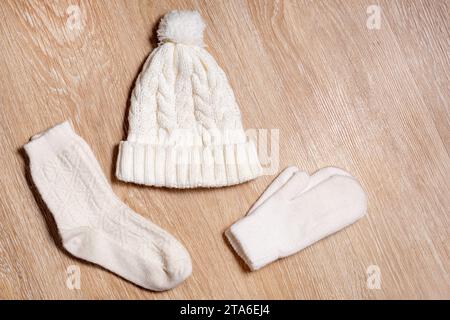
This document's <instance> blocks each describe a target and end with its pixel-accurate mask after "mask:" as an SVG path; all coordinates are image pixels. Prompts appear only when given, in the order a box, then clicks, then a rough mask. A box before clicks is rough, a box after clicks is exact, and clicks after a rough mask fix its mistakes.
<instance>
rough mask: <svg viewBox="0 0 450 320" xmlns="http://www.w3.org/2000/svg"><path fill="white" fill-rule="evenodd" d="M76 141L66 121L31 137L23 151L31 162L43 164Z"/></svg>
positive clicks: (75, 135) (76, 137) (74, 134)
mask: <svg viewBox="0 0 450 320" xmlns="http://www.w3.org/2000/svg"><path fill="white" fill-rule="evenodd" d="M77 139H78V135H77V134H76V133H75V132H74V131H73V129H72V126H71V125H70V123H69V122H68V121H64V122H62V123H60V124H57V125H56V126H54V127H52V128H50V129H48V130H46V131H44V132H41V133H38V134H36V135H34V136H33V137H31V140H30V142H28V143H27V144H25V145H24V149H25V151H26V153H27V154H28V156H29V157H30V159H32V160H33V162H36V161H37V162H43V161H46V160H48V159H50V158H53V157H55V156H56V155H58V154H59V153H61V152H62V151H63V150H64V149H66V148H67V147H68V146H70V145H71V144H72V143H71V142H73V141H76V140H77Z"/></svg>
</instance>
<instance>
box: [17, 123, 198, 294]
mask: <svg viewBox="0 0 450 320" xmlns="http://www.w3.org/2000/svg"><path fill="white" fill-rule="evenodd" d="M25 150H26V152H27V154H28V155H29V158H30V170H31V175H32V177H33V181H34V183H35V184H36V187H37V188H38V190H39V192H40V194H41V196H42V198H43V199H44V201H45V203H46V204H47V206H48V208H49V209H50V211H51V212H52V214H53V216H54V218H55V221H56V224H57V226H58V230H59V233H60V235H61V238H62V242H63V246H64V248H65V249H66V250H67V251H69V252H70V253H71V254H72V255H74V256H76V257H78V258H81V259H84V260H87V261H90V262H93V263H96V264H98V265H100V266H102V267H104V268H106V269H108V270H110V271H112V272H114V273H116V274H118V275H119V276H121V277H123V278H125V279H127V280H129V281H131V282H133V283H135V284H137V285H139V286H141V287H144V288H147V289H151V290H156V291H161V290H167V289H171V288H173V287H175V286H177V285H178V284H179V283H181V282H182V281H183V280H184V279H186V278H187V277H188V276H189V275H190V274H191V270H192V266H191V259H190V256H189V254H188V252H187V251H186V249H185V248H184V247H183V246H182V245H181V244H180V243H179V242H178V241H177V240H176V239H175V238H174V237H173V236H171V235H170V234H169V233H167V232H166V231H164V230H163V229H161V228H159V227H158V226H156V225H155V224H153V223H151V222H150V221H148V220H146V219H144V218H143V217H141V216H140V215H138V214H136V213H135V212H134V211H133V210H132V209H130V208H129V207H128V206H127V205H125V204H124V203H123V202H122V201H121V200H120V199H119V198H117V196H116V195H115V194H114V192H113V190H112V189H111V187H110V185H109V184H108V181H107V180H106V178H105V176H104V175H103V172H102V170H101V168H100V165H99V164H98V162H97V160H96V158H95V156H94V154H93V153H92V151H91V149H90V148H89V146H88V145H87V144H86V142H85V141H84V140H83V139H82V138H81V137H80V136H78V135H77V134H76V133H75V132H74V131H73V130H72V128H71V126H70V124H69V123H68V122H64V123H62V124H59V125H57V126H55V127H53V128H51V129H49V130H47V131H46V132H44V133H42V134H40V135H37V136H35V137H33V138H32V141H30V142H29V143H28V144H26V145H25Z"/></svg>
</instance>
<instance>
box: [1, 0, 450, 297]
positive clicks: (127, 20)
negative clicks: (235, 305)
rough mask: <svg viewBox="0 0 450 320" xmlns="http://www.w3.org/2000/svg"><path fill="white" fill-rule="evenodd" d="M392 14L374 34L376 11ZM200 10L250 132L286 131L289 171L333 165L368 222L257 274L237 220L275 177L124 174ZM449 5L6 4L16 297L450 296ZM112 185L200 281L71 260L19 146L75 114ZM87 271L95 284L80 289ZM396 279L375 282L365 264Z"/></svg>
mask: <svg viewBox="0 0 450 320" xmlns="http://www.w3.org/2000/svg"><path fill="white" fill-rule="evenodd" d="M373 2H376V4H379V5H380V7H381V9H382V14H381V24H380V28H379V29H369V28H368V27H367V25H366V20H367V19H368V17H369V14H367V11H366V10H367V8H368V7H369V6H370V5H372V4H374V3H373ZM175 8H195V9H197V10H199V11H200V12H201V14H202V16H203V17H204V19H205V21H206V22H207V25H208V27H207V29H206V43H207V45H208V50H209V51H210V52H211V54H212V55H213V56H214V57H215V58H216V60H217V61H218V62H219V64H220V65H221V66H222V67H223V69H224V70H225V72H226V73H227V75H228V77H229V79H230V83H231V85H232V87H233V88H234V91H235V95H236V98H237V100H238V103H239V104H240V106H241V110H242V115H243V120H244V125H245V126H246V127H247V128H276V129H279V132H280V141H279V155H280V163H279V170H281V169H282V168H284V167H285V166H287V165H290V164H296V165H297V166H299V167H300V168H304V169H305V170H308V171H309V172H313V171H315V170H317V169H318V168H321V167H324V166H328V165H335V166H339V167H342V168H345V169H347V170H348V171H350V172H352V173H353V174H354V175H355V176H356V177H357V178H358V179H359V180H360V181H361V183H362V184H363V186H364V188H365V190H366V191H367V193H368V196H369V210H368V216H367V217H366V218H364V219H363V220H361V221H359V222H358V223H356V224H354V225H352V226H351V227H349V228H347V229H345V230H344V231H342V232H339V233H337V234H335V235H333V236H331V237H329V238H327V239H325V240H323V241H320V242H319V243H317V244H315V245H313V246H311V247H309V248H307V249H305V250H303V251H302V252H300V253H298V254H296V255H295V256H292V257H289V258H287V259H283V260H282V261H278V262H276V263H273V264H271V265H270V266H268V267H266V268H264V269H262V270H260V271H258V272H253V273H251V272H249V271H247V269H245V268H244V266H243V263H242V262H241V261H240V260H239V259H238V258H237V256H236V255H235V254H234V253H233V252H232V251H231V250H230V247H229V245H228V244H227V243H226V241H225V239H224V237H223V231H224V230H225V229H226V228H227V227H229V226H230V225H231V224H232V223H233V222H234V221H235V220H237V219H238V218H240V217H242V216H243V215H244V214H245V213H246V211H247V210H248V208H249V207H250V205H251V204H252V203H253V202H254V201H255V200H256V199H257V197H258V195H259V194H260V193H261V192H262V191H263V190H264V188H265V187H266V186H267V185H268V184H269V182H270V181H271V180H272V179H273V176H264V177H261V178H259V179H257V180H255V181H252V182H249V183H245V184H242V185H239V186H234V187H228V188H222V189H214V190H184V191H183V190H182V191H173V190H168V189H159V188H149V187H140V186H137V185H133V184H125V183H122V182H120V181H118V180H117V179H116V178H115V177H114V175H113V172H114V171H113V170H114V166H115V161H116V155H117V145H118V143H119V141H120V140H121V139H123V138H124V137H125V134H126V132H125V130H126V126H125V118H126V112H127V101H128V99H129V95H130V91H131V89H132V86H133V82H134V79H135V78H136V76H137V74H138V72H139V70H140V67H141V65H142V63H143V62H144V59H145V57H146V56H147V55H148V53H149V52H150V51H151V50H152V48H153V47H154V46H155V45H156V43H155V36H154V33H155V26H156V23H157V21H158V19H159V18H160V17H161V16H162V15H163V14H164V13H166V12H167V11H168V10H170V9H175ZM449 8H450V3H449V1H442V0H436V1H432V0H430V1H409V0H405V1H371V0H367V1H364V0H362V1H356V0H351V1H344V0H342V1H331V0H323V1H295V0H292V1H256V0H255V1H248V2H247V1H237V0H235V1H207V2H206V1H205V2H202V1H184V0H183V1H181V0H173V1H137V0H130V1H119V0H115V1H106V0H105V1H94V0H92V1H90V2H85V1H81V2H79V1H48V3H47V4H45V3H44V2H42V1H37V0H36V1H13V0H10V1H1V3H0V70H1V82H0V106H1V109H0V111H1V112H0V121H1V127H0V136H1V147H2V152H1V154H0V159H1V166H0V179H1V181H0V182H1V185H0V298H26V299H29V298H34V299H41V298H46V299H52V298H63V299H75V298H88V299H91V298H101V299H110V298H126V299H129V298H138V299H172V298H232V299H234V298H263V299H264V298H274V299H310V298H328V299H336V298H357V299H361V298H370V299H372V298H374V299H380V298H389V299H391V298H400V299H403V298H440V299H449V298H450V279H449V269H450V264H449V256H450V250H449V244H450V238H449V230H450V228H449V227H450V223H449V212H450V179H449V177H450V158H449V149H450V124H449V123H450V114H449V113H450V111H449V101H450V90H449V89H450V87H449V77H450V70H449V68H450V67H449V66H450V61H449V30H450V23H449V19H448V18H449ZM69 118H70V119H71V121H72V123H73V125H74V127H75V129H76V131H77V132H78V133H79V134H80V135H81V136H82V137H83V138H84V139H85V140H86V141H87V142H88V143H89V144H90V145H91V147H92V149H93V151H94V153H95V154H96V156H97V157H98V159H99V162H100V164H101V166H102V168H103V169H104V171H105V173H106V176H107V178H108V180H110V181H111V183H112V186H113V189H114V191H115V192H116V193H117V194H118V196H119V197H120V198H122V199H123V200H124V201H125V202H126V203H127V204H128V205H129V206H131V207H132V208H133V209H135V210H136V211H138V212H140V213H141V214H142V215H143V216H144V217H146V218H148V219H150V220H152V221H153V222H155V223H157V224H159V225H160V226H162V227H163V228H165V229H167V230H168V231H170V232H171V233H173V234H174V235H175V236H176V237H177V238H178V239H180V240H181V241H182V242H183V243H184V244H185V245H186V247H187V249H188V250H189V252H190V253H191V256H192V259H193V275H192V276H191V277H190V278H189V279H188V280H187V281H186V282H185V283H183V284H182V285H181V286H179V287H178V288H176V289H174V290H171V291H168V292H164V293H154V292H150V291H145V290H143V289H140V288H138V287H136V286H134V285H133V284H131V283H128V282H126V281H124V280H122V279H121V278H119V277H117V276H115V275H113V274H112V273H110V272H107V271H105V270H103V269H101V268H99V267H97V266H94V265H92V264H88V263H84V262H82V261H80V260H77V259H74V258H73V257H71V256H69V255H68V254H66V253H65V252H64V251H63V250H62V249H61V247H60V245H59V244H58V237H57V231H56V229H55V226H54V222H53V220H52V218H51V214H50V212H49V211H48V210H47V209H46V207H45V205H44V204H43V202H42V200H41V199H40V197H39V195H38V193H37V192H36V190H35V188H34V186H33V184H32V182H31V180H30V177H29V174H28V172H27V170H26V164H27V159H26V157H25V156H24V152H23V150H22V149H21V146H23V144H25V143H26V142H27V141H28V139H29V137H30V136H31V135H33V134H35V133H37V132H39V131H42V130H44V129H46V128H48V127H50V126H53V125H54V124H56V123H58V122H61V121H63V120H65V119H69ZM70 265H77V266H79V267H80V270H81V290H69V289H68V288H67V286H66V278H67V273H66V270H67V267H68V266H70ZM370 265H376V266H378V267H379V270H380V272H381V288H380V289H379V290H374V289H369V288H368V286H367V277H368V275H367V273H366V271H367V268H368V267H369V266H370Z"/></svg>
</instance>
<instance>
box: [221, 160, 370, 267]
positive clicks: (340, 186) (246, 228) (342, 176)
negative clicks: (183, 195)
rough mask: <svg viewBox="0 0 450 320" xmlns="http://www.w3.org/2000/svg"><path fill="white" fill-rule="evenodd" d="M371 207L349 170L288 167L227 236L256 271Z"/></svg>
mask: <svg viewBox="0 0 450 320" xmlns="http://www.w3.org/2000/svg"><path fill="white" fill-rule="evenodd" d="M366 211H367V196H366V194H365V192H364V190H363V189H362V188H361V186H360V184H359V183H358V181H356V180H355V178H353V177H352V176H351V175H350V174H349V173H348V172H346V171H344V170H341V169H338V168H333V167H328V168H324V169H321V170H319V171H317V172H316V173H314V174H313V175H311V176H309V175H308V174H307V173H306V172H303V171H299V169H298V168H297V167H289V168H287V169H285V170H284V171H283V172H282V173H281V174H280V175H279V176H278V177H277V178H276V179H275V180H274V181H273V182H272V184H271V185H270V186H269V187H268V188H267V190H266V191H265V192H264V193H263V194H262V195H261V197H260V198H259V199H258V201H257V202H256V203H255V204H254V205H253V206H252V208H251V209H250V211H249V213H248V214H247V216H246V217H244V218H242V219H241V220H239V221H237V222H236V223H234V224H233V225H232V226H231V227H230V229H228V230H227V231H226V232H225V235H226V237H227V238H228V240H229V242H230V244H231V245H232V247H233V249H234V250H235V251H236V252H237V253H238V255H239V256H240V257H241V258H242V259H243V260H244V261H245V263H246V264H247V265H248V266H249V268H250V269H251V270H257V269H259V268H262V267H263V266H265V265H267V264H269V263H271V262H273V261H275V260H277V259H279V258H283V257H287V256H289V255H292V254H294V253H296V252H298V251H300V250H302V249H304V248H306V247H307V246H309V245H311V244H313V243H315V242H316V241H319V240H320V239H322V238H325V237H326V236H328V235H331V234H333V233H335V232H337V231H339V230H341V229H342V228H344V227H346V226H348V225H350V224H352V223H354V222H355V221H357V220H358V219H360V218H361V217H363V216H364V215H365V214H366Z"/></svg>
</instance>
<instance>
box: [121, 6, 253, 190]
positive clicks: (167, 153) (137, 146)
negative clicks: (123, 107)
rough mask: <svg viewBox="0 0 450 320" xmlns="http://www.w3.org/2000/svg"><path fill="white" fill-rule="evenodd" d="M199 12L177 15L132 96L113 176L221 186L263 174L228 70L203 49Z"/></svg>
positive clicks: (167, 21) (166, 21)
mask: <svg viewBox="0 0 450 320" xmlns="http://www.w3.org/2000/svg"><path fill="white" fill-rule="evenodd" d="M204 28H205V24H204V22H203V21H202V19H201V17H200V15H199V14H198V12H194V11H172V12H170V13H168V14H167V15H166V16H164V18H163V19H162V21H161V23H160V27H159V29H158V38H159V40H160V43H159V46H158V47H157V48H156V49H155V50H154V51H153V52H152V53H151V54H150V55H149V57H148V58H147V61H146V62H145V64H144V66H143V69H142V71H141V73H140V74H139V76H138V78H137V80H136V84H135V87H134V90H133V92H132V96H131V107H130V112H129V116H128V121H129V132H128V137H127V140H126V141H122V142H121V143H120V146H119V156H118V161H117V167H116V175H117V177H118V178H119V179H121V180H124V181H128V182H135V183H139V184H146V185H153V186H166V187H174V188H193V187H220V186H227V185H232V184H237V183H241V182H244V181H247V180H250V179H253V178H255V177H257V176H259V175H260V174H261V172H262V168H261V165H260V163H259V160H258V156H257V153H256V148H255V145H254V144H253V142H252V141H249V140H248V139H247V137H246V134H245V132H244V130H243V127H242V121H241V114H240V110H239V107H238V105H237V103H236V100H235V97H234V94H233V91H232V89H231V87H230V85H229V83H228V80H227V77H226V75H225V73H224V72H223V70H222V69H221V68H220V67H219V66H218V64H217V63H216V61H215V60H214V58H213V57H212V56H211V55H210V54H209V53H208V52H207V51H206V50H205V49H203V30H204Z"/></svg>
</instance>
